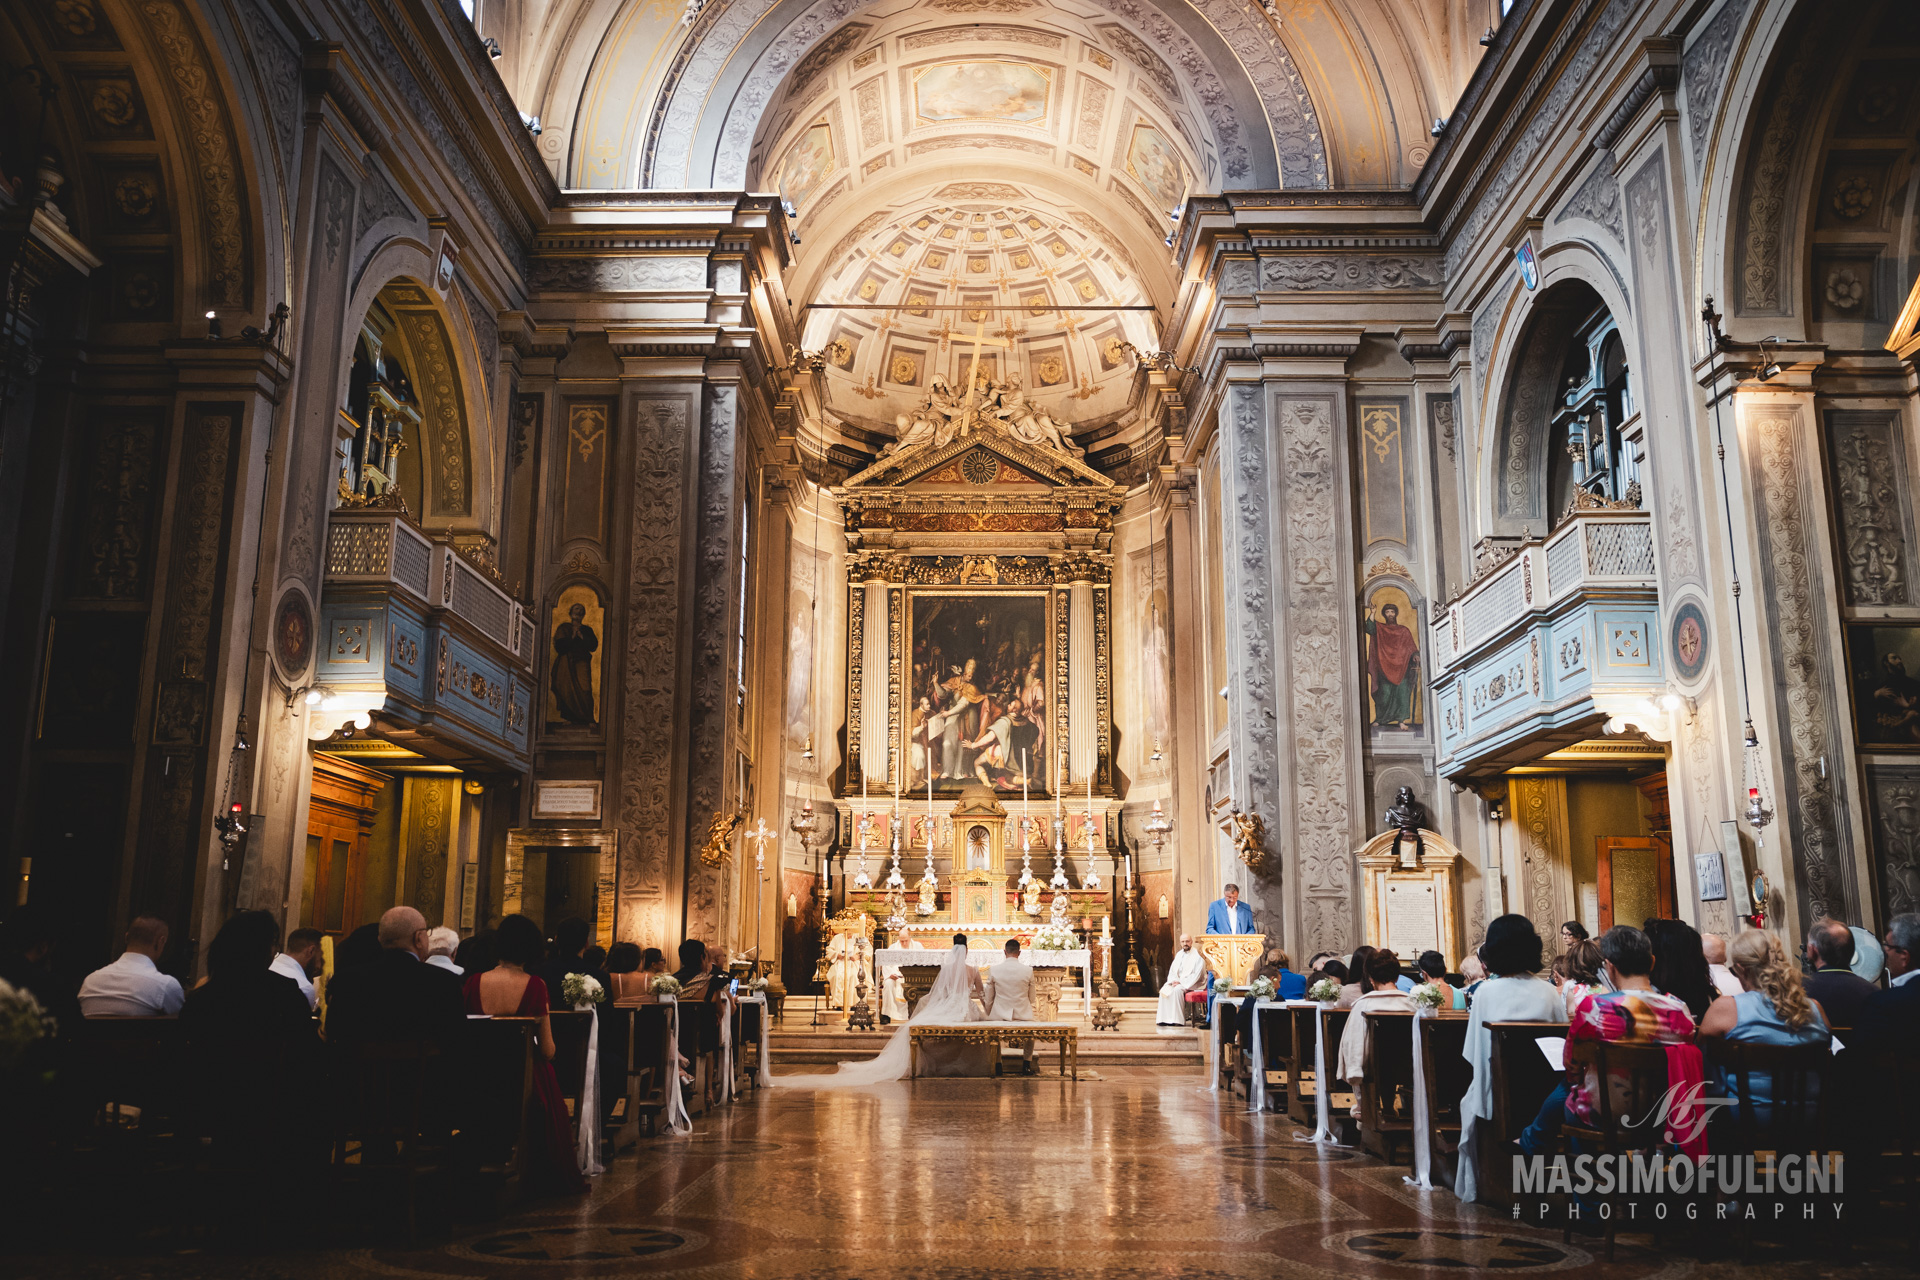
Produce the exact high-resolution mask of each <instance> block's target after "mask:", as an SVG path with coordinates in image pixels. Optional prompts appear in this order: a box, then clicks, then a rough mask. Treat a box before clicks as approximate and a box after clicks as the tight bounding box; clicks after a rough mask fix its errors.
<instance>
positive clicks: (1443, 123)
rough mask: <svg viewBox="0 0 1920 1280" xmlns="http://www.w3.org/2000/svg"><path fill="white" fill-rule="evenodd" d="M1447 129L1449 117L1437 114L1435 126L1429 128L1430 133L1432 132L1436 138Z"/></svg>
mask: <svg viewBox="0 0 1920 1280" xmlns="http://www.w3.org/2000/svg"><path fill="white" fill-rule="evenodd" d="M1446 131H1447V118H1446V117H1445V116H1435V117H1434V118H1433V128H1431V129H1429V130H1427V132H1428V133H1430V134H1432V135H1433V136H1434V137H1436V138H1437V137H1439V136H1440V135H1441V134H1443V133H1445V132H1446Z"/></svg>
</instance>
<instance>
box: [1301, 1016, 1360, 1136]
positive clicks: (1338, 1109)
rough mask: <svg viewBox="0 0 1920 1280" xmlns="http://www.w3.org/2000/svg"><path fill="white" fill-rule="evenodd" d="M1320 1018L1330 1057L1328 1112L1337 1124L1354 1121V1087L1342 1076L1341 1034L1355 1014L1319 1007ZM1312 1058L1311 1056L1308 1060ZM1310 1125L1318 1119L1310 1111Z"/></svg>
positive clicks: (1310, 1047)
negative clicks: (1314, 1118)
mask: <svg viewBox="0 0 1920 1280" xmlns="http://www.w3.org/2000/svg"><path fill="white" fill-rule="evenodd" d="M1314 1012H1315V1014H1316V1015H1317V1016H1318V1018H1319V1026H1320V1035H1321V1036H1322V1037H1323V1038H1324V1040H1325V1043H1326V1058H1327V1080H1326V1087H1327V1115H1328V1118H1329V1119H1330V1120H1331V1122H1332V1123H1333V1124H1335V1125H1345V1126H1349V1127H1350V1126H1351V1125H1352V1124H1353V1103H1354V1093H1353V1086H1352V1085H1350V1084H1348V1083H1347V1082H1346V1081H1345V1080H1342V1079H1340V1037H1341V1036H1342V1035H1344V1034H1345V1033H1346V1030H1347V1019H1348V1018H1349V1017H1351V1016H1352V1014H1351V1013H1350V1012H1349V1011H1348V1010H1346V1009H1316V1010H1315V1011H1314ZM1307 1052H1308V1053H1312V1052H1313V1046H1312V1045H1311V1044H1309V1045H1308V1046H1307ZM1308 1061H1309V1062H1311V1061H1312V1059H1311V1058H1309V1059H1308ZM1307 1123H1308V1124H1309V1125H1311V1124H1314V1123H1315V1121H1314V1120H1313V1119H1312V1117H1311V1113H1309V1118H1308V1120H1307Z"/></svg>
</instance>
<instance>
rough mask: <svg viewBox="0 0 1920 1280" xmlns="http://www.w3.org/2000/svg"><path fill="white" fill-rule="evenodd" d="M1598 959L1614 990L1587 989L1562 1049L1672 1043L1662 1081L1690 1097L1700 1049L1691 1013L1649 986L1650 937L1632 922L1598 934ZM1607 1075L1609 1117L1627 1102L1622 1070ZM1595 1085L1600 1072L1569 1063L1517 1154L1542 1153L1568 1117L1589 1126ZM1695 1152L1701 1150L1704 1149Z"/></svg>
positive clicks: (1695, 1083)
mask: <svg viewBox="0 0 1920 1280" xmlns="http://www.w3.org/2000/svg"><path fill="white" fill-rule="evenodd" d="M1662 923H1666V924H1673V923H1677V922H1675V921H1664V922H1662ZM1600 955H1601V962H1602V965H1603V967H1604V968H1605V970H1606V972H1607V977H1608V979H1609V980H1610V981H1611V983H1612V984H1613V990H1612V991H1607V992H1590V993H1589V994H1587V995H1586V996H1584V997H1582V998H1581V1000H1580V1003H1579V1004H1578V1005H1577V1006H1576V1007H1575V1008H1574V1011H1573V1016H1572V1017H1571V1018H1570V1019H1569V1026H1568V1030H1567V1040H1568V1042H1569V1050H1571V1045H1572V1042H1573V1041H1575V1040H1605V1041H1607V1042H1609V1043H1633V1042H1638V1043H1654V1044H1665V1045H1671V1046H1674V1048H1673V1049H1672V1050H1671V1051H1670V1052H1669V1053H1668V1054H1667V1081H1668V1084H1669V1085H1671V1086H1679V1087H1682V1088H1686V1087H1689V1086H1691V1087H1692V1089H1693V1095H1692V1096H1697V1095H1698V1086H1699V1082H1700V1080H1701V1064H1700V1051H1699V1050H1698V1049H1696V1048H1694V1046H1693V1043H1692V1042H1693V1033H1694V1023H1693V1015H1692V1014H1690V1013H1689V1012H1687V1006H1686V1003H1685V1002H1684V1001H1683V1000H1681V999H1680V997H1679V996H1676V995H1670V994H1668V993H1666V992H1664V991H1657V990H1655V989H1654V986H1653V978H1652V976H1651V975H1652V971H1653V966H1654V954H1653V946H1652V940H1651V939H1649V938H1648V937H1647V935H1646V934H1645V933H1643V932H1641V931H1640V930H1639V929H1636V928H1634V927H1633V926H1632V925H1626V924H1617V925H1615V926H1613V928H1611V929H1609V930H1607V931H1606V932H1605V933H1604V934H1602V935H1600ZM1609 1075H1610V1077H1611V1078H1610V1079H1608V1080H1607V1082H1606V1087H1607V1088H1608V1089H1610V1090H1611V1091H1612V1095H1613V1113H1614V1114H1615V1115H1621V1114H1623V1113H1624V1111H1625V1110H1626V1108H1627V1107H1628V1106H1629V1105H1630V1104H1631V1102H1632V1098H1631V1095H1630V1093H1629V1091H1628V1079H1627V1076H1626V1075H1625V1074H1624V1073H1622V1072H1610V1073H1609ZM1600 1088H1601V1081H1600V1078H1599V1075H1598V1074H1597V1073H1596V1072H1595V1071H1594V1069H1593V1068H1592V1067H1588V1068H1586V1069H1585V1071H1584V1074H1582V1073H1581V1069H1580V1068H1578V1067H1574V1066H1572V1065H1571V1060H1570V1059H1569V1066H1568V1068H1567V1080H1566V1081H1565V1082H1563V1083H1562V1084H1561V1085H1560V1086H1559V1087H1558V1088H1557V1089H1555V1090H1554V1091H1553V1092H1552V1093H1550V1094H1548V1095H1547V1100H1546V1102H1545V1103H1544V1104H1542V1106H1541V1108H1540V1114H1539V1115H1538V1116H1536V1117H1535V1118H1534V1121H1533V1123H1532V1124H1530V1125H1528V1126H1527V1127H1526V1129H1525V1130H1524V1131H1523V1132H1522V1133H1521V1135H1520V1137H1519V1139H1518V1143H1519V1146H1520V1149H1521V1150H1522V1151H1524V1152H1526V1153H1527V1154H1529V1155H1532V1154H1534V1153H1535V1152H1538V1151H1540V1150H1542V1149H1543V1148H1544V1147H1545V1146H1546V1144H1547V1143H1548V1142H1550V1141H1551V1140H1552V1139H1553V1138H1554V1137H1555V1136H1556V1135H1557V1134H1558V1133H1559V1132H1560V1126H1561V1125H1562V1124H1563V1123H1564V1121H1565V1120H1566V1118H1567V1117H1572V1118H1573V1119H1574V1120H1576V1121H1578V1122H1579V1123H1581V1124H1591V1123H1592V1122H1593V1121H1594V1119H1595V1118H1596V1117H1597V1115H1598V1110H1597V1107H1596V1103H1595V1098H1596V1096H1597V1093H1598V1090H1599V1089H1600ZM1682 1096H1688V1095H1684V1094H1683V1095H1682ZM1675 1119H1676V1120H1677V1119H1678V1117H1675ZM1679 1127H1681V1128H1685V1127H1687V1126H1685V1125H1684V1124H1681V1125H1680V1126H1679ZM1696 1140H1697V1139H1696ZM1692 1145H1693V1144H1689V1147H1690V1148H1691V1147H1692ZM1700 1149H1701V1150H1704V1149H1705V1148H1704V1144H1702V1145H1701V1146H1700Z"/></svg>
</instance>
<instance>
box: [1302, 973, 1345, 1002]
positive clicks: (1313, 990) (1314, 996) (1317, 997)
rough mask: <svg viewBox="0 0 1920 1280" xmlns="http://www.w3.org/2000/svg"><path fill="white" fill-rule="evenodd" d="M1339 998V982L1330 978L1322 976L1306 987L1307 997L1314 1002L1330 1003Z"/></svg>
mask: <svg viewBox="0 0 1920 1280" xmlns="http://www.w3.org/2000/svg"><path fill="white" fill-rule="evenodd" d="M1339 998H1340V984H1339V983H1337V982H1335V981H1334V980H1333V979H1332V978H1322V979H1320V981H1318V982H1316V983H1314V984H1313V986H1311V987H1309V988H1308V989H1307V999H1309V1000H1312V1001H1314V1002H1315V1003H1316V1004H1332V1003H1333V1002H1334V1001H1336V1000H1338V999H1339Z"/></svg>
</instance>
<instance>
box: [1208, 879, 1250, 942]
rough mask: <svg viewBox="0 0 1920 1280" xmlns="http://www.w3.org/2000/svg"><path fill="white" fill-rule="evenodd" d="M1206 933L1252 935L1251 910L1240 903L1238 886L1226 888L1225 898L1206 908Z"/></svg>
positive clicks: (1232, 885) (1233, 885)
mask: <svg viewBox="0 0 1920 1280" xmlns="http://www.w3.org/2000/svg"><path fill="white" fill-rule="evenodd" d="M1207 932H1208V933H1252V932H1253V908H1252V907H1250V906H1248V905H1247V904H1246V903H1244V902H1242V901H1240V886H1239V885H1237V884H1230V885H1228V886H1227V896H1226V897H1224V898H1221V899H1220V900H1219V901H1218V902H1215V903H1214V904H1213V905H1212V906H1210V907H1208V908H1207Z"/></svg>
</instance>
